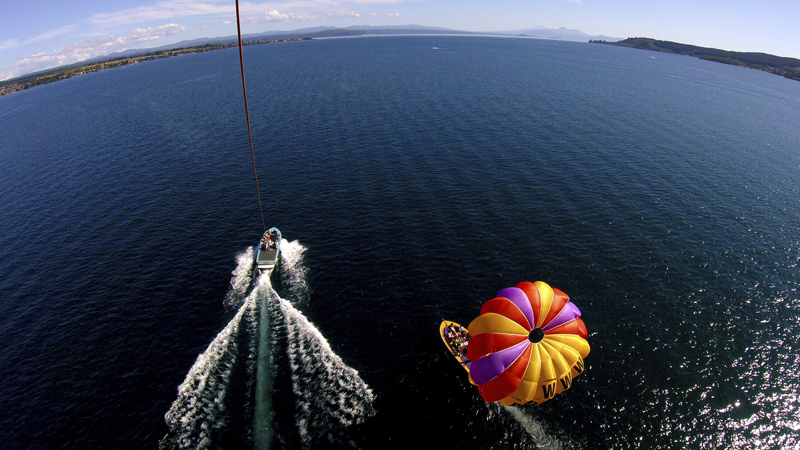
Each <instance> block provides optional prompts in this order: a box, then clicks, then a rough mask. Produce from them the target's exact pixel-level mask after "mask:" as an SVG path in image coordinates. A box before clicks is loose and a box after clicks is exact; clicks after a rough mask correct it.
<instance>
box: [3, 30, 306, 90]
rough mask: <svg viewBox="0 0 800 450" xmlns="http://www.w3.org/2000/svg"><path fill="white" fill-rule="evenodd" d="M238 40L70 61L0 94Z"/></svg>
mask: <svg viewBox="0 0 800 450" xmlns="http://www.w3.org/2000/svg"><path fill="white" fill-rule="evenodd" d="M308 40H311V38H310V37H304V38H290V39H271V40H256V41H247V42H243V43H242V45H245V46H247V45H260V44H275V43H281V42H297V41H308ZM237 46H238V43H236V42H233V43H225V44H205V45H199V46H195V47H184V48H175V49H171V50H159V51H154V52H149V53H144V54H140V55H135V56H125V57H117V58H112V59H107V60H104V61H100V62H93V63H90V64H79V65H72V66H69V67H59V68H56V69H53V70H50V71H46V72H38V73H35V74H31V75H28V76H22V77H17V78H13V79H11V80H7V81H1V82H0V97H1V96H3V95H7V94H12V93H14V92H19V91H24V90H25V89H30V88H32V87H36V86H39V85H42V84H48V83H52V82H55V81H59V80H66V79H67V78H72V77H77V76H79V75H84V74H87V73H92V72H97V71H100V70H104V69H111V68H114V67H121V66H126V65H129V64H136V63H140V62H144V61H151V60H154V59H161V58H170V57H173V56H180V55H188V54H190V53H200V52H210V51H213V50H222V49H225V48H230V47H237Z"/></svg>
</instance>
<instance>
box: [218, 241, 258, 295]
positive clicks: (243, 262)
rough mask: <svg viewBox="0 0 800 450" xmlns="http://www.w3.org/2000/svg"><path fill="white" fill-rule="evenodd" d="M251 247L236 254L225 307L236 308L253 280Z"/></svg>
mask: <svg viewBox="0 0 800 450" xmlns="http://www.w3.org/2000/svg"><path fill="white" fill-rule="evenodd" d="M253 251H254V249H253V247H247V249H246V250H245V251H243V252H242V253H239V254H238V255H236V268H235V269H233V272H231V275H232V276H231V288H230V290H229V291H228V293H227V294H226V295H225V307H226V308H237V307H239V306H240V305H241V302H242V300H243V299H244V297H245V294H246V293H247V288H249V287H250V283H251V282H252V281H253V255H254V253H253Z"/></svg>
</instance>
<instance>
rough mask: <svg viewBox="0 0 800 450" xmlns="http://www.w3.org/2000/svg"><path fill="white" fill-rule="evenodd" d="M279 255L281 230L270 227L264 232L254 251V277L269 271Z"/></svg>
mask: <svg viewBox="0 0 800 450" xmlns="http://www.w3.org/2000/svg"><path fill="white" fill-rule="evenodd" d="M280 254H281V230H279V229H277V228H275V227H272V228H270V229H269V230H267V231H265V232H264V235H263V236H261V241H260V242H259V243H258V249H257V250H256V259H255V263H256V264H255V266H256V267H255V270H256V275H261V274H262V273H264V272H269V271H271V270H272V269H273V268H274V267H275V264H277V263H278V257H279V256H280Z"/></svg>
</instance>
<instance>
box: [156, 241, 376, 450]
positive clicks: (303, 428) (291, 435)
mask: <svg viewBox="0 0 800 450" xmlns="http://www.w3.org/2000/svg"><path fill="white" fill-rule="evenodd" d="M305 250H306V248H305V247H304V246H302V245H301V244H300V243H299V242H297V241H293V242H287V241H285V240H284V242H282V243H281V264H280V265H279V267H278V269H276V270H277V271H278V272H279V273H278V274H277V275H279V276H280V280H281V285H282V286H283V287H284V288H285V289H286V291H287V292H289V293H290V295H292V296H291V297H288V298H291V299H295V296H296V300H295V301H289V300H287V299H284V298H281V296H280V295H278V293H277V292H276V291H275V289H273V287H272V284H271V282H270V277H269V276H261V277H259V278H258V279H256V280H255V283H253V280H252V275H251V274H252V268H253V267H252V266H253V249H252V248H248V249H247V250H245V251H244V252H243V253H242V254H240V255H237V257H236V261H237V266H236V268H235V269H234V271H233V272H232V277H231V289H230V290H229V292H228V293H227V294H226V296H225V299H224V304H225V306H226V308H229V309H230V310H234V309H236V308H238V309H237V310H236V314H235V315H234V316H233V317H232V318H231V320H230V321H229V322H228V324H227V325H226V326H225V328H224V329H223V330H222V331H220V332H219V334H217V336H216V337H215V338H214V340H213V341H212V342H211V344H210V345H209V346H208V348H207V349H206V350H205V351H204V352H203V353H202V354H200V355H199V356H198V357H197V360H196V361H195V363H194V365H193V366H192V368H191V369H190V370H189V373H188V374H187V375H186V378H185V380H184V381H183V383H182V384H181V385H180V387H179V388H178V398H177V399H176V400H175V401H174V402H173V404H172V406H171V408H170V409H169V411H168V412H167V414H166V415H165V420H166V423H167V426H168V428H169V432H168V433H167V435H166V436H164V438H162V440H161V442H160V443H159V448H161V449H171V448H196V449H208V448H218V447H226V446H227V447H238V448H268V447H270V442H271V440H272V439H273V438H274V439H276V440H277V441H279V442H280V443H281V447H283V448H286V447H293V446H295V445H299V446H300V447H302V448H311V447H319V445H317V443H318V442H320V440H321V439H326V440H327V441H328V442H330V443H335V442H336V441H339V442H347V440H348V438H347V437H346V436H347V429H348V427H350V426H352V425H355V424H360V423H362V422H363V421H364V420H365V419H367V418H368V417H370V416H371V415H373V414H374V412H375V411H374V408H373V406H372V403H373V401H374V398H375V396H374V394H373V393H372V390H371V389H370V388H369V387H368V386H367V384H366V383H365V382H364V381H363V380H362V379H361V377H360V376H359V374H358V372H357V371H355V370H354V369H353V368H351V367H349V366H347V364H345V363H344V361H343V360H342V359H341V358H340V357H339V356H338V355H337V354H336V353H335V352H334V351H333V349H332V348H331V346H330V344H329V343H328V341H327V340H326V339H325V337H324V336H323V335H322V333H321V332H320V331H319V330H318V329H317V328H316V327H315V326H314V325H313V324H312V323H311V322H310V321H309V320H308V319H307V318H306V317H305V316H304V315H303V314H302V312H300V310H299V309H297V307H296V305H297V304H298V302H299V303H305V297H306V296H307V295H308V288H307V285H306V281H305V276H306V269H305V267H304V265H303V253H304V252H305ZM251 285H254V286H252V290H249V289H250V287H251ZM248 290H249V293H248ZM264 312H267V313H268V315H269V317H268V318H265V317H261V316H262V313H264ZM262 320H267V322H263V321H262ZM260 325H261V326H260ZM264 325H267V326H266V327H265V326H264ZM260 330H268V331H267V335H268V336H266V337H267V339H266V341H268V344H267V345H266V346H265V341H264V340H262V339H260V337H261V336H260V334H261V331H260ZM259 343H261V346H259ZM265 348H267V349H269V350H268V352H271V354H270V355H266V356H265V355H262V356H264V358H259V355H258V353H259V350H261V352H262V353H263V352H265V351H264V349H265ZM259 360H260V361H265V364H262V366H266V369H265V368H264V367H260V366H259V363H258V362H259ZM272 378H276V379H275V382H274V385H273V383H272V381H271V379H272ZM265 380H267V381H266V384H267V385H268V386H269V389H268V390H266V391H265V390H264V389H263V385H264V382H265ZM273 386H274V388H273ZM282 388H285V390H291V395H289V394H288V392H281V389H282ZM273 389H274V391H273ZM258 396H268V397H273V396H278V397H280V398H281V400H282V401H280V402H273V401H271V400H270V399H266V400H265V399H264V398H258ZM287 400H289V401H287ZM264 404H266V405H267V406H266V407H265V406H264ZM273 404H280V405H281V406H280V408H279V409H277V408H276V410H274V411H273V410H272V406H271V405H273ZM273 421H275V422H277V423H278V424H279V425H280V424H283V425H282V426H277V427H273V424H272V422H273ZM286 424H289V425H286ZM249 425H253V426H249ZM254 428H255V434H254V433H253V430H254ZM265 429H269V433H267V434H265V433H264V431H263V430H265ZM273 433H274V437H273V435H272V434H273ZM265 440H267V442H264V441H265Z"/></svg>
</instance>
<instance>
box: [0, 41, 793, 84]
mask: <svg viewBox="0 0 800 450" xmlns="http://www.w3.org/2000/svg"><path fill="white" fill-rule="evenodd" d="M389 31H392V30H380V31H378V30H373V31H372V32H371V33H365V32H363V31H361V32H359V31H354V30H344V29H333V30H326V31H322V32H317V33H312V34H314V35H317V37H345V36H365V35H367V36H368V35H375V34H387V33H388V32H389ZM394 31H398V30H394ZM400 31H401V32H402V33H401V34H407V35H410V34H416V33H413V32H409V30H400ZM415 31H418V30H415ZM434 31H435V34H445V31H455V30H434ZM420 34H425V33H420ZM455 34H473V33H466V32H462V33H459V32H457V31H455ZM508 36H512V37H513V36H514V35H508ZM526 37H527V36H526ZM307 40H312V38H311V37H308V36H307V37H285V38H283V39H257V40H249V41H246V42H243V43H242V45H245V46H247V45H260V44H273V43H281V42H296V41H307ZM588 42H589V43H592V44H606V45H616V46H619V47H630V48H637V49H642V50H653V51H658V52H666V53H674V54H680V55H687V56H694V57H696V58H700V59H706V60H709V61H716V62H721V63H724V64H732V65H737V66H742V67H748V68H751V69H757V70H761V71H764V72H769V73H773V74H775V75H780V76H783V77H785V78H789V79H791V80H796V81H800V59H795V58H786V57H781V56H775V55H770V54H767V53H745V52H732V51H727V50H719V49H715V48H707V47H697V46H694V45H688V44H680V43H677V42H670V41H659V40H656V39H650V38H639V37H637V38H628V39H624V40H621V41H606V40H596V39H594V40H589V41H588ZM237 45H238V43H237V42H224V43H214V44H209V43H207V44H204V45H196V46H187V47H180V48H173V49H168V50H157V51H152V52H148V53H141V54H137V55H132V56H123V57H116V58H110V59H106V60H101V61H95V62H92V63H87V64H81V63H78V64H73V65H71V66H66V67H58V68H55V69H51V70H47V71H42V72H37V73H34V74H29V75H26V76H21V77H17V78H13V79H10V80H6V81H0V96H3V95H6V94H11V93H14V92H18V91H22V90H25V89H30V88H32V87H35V86H39V85H42V84H48V83H52V82H54V81H59V80H65V79H67V78H72V77H75V76H79V75H84V74H87V73H91V72H97V71H99V70H104V69H110V68H113V67H120V66H125V65H128V64H136V63H140V62H144V61H150V60H153V59H161V58H169V57H172V56H180V55H186V54H190V53H199V52H208V51H213V50H221V49H225V48H230V47H236V46H237Z"/></svg>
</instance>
